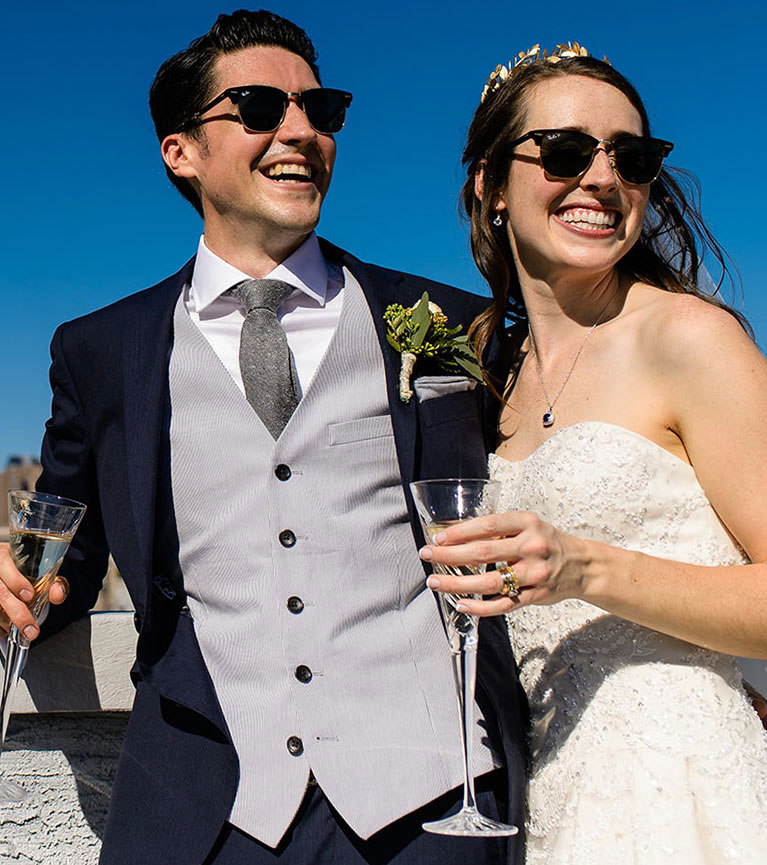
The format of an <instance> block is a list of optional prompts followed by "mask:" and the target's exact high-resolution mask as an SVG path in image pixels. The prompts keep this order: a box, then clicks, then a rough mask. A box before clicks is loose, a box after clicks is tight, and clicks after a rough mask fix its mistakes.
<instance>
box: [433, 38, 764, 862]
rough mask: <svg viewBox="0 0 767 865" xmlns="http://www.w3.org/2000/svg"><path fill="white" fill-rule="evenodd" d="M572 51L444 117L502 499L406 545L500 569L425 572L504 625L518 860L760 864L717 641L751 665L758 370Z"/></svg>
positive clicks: (758, 527)
mask: <svg viewBox="0 0 767 865" xmlns="http://www.w3.org/2000/svg"><path fill="white" fill-rule="evenodd" d="M585 54H586V52H585V50H584V49H582V48H580V46H578V45H574V46H572V45H567V46H559V47H558V49H557V50H556V51H555V52H554V54H553V55H552V56H547V55H546V54H542V53H541V52H540V51H539V50H538V47H537V46H536V48H534V49H532V50H531V51H530V52H528V53H527V54H526V55H525V54H522V55H520V58H519V60H518V61H517V65H516V66H514V67H512V68H511V69H506V68H501V67H499V68H498V69H497V70H496V72H495V73H494V74H493V75H492V76H491V79H490V80H489V82H488V86H487V87H486V88H485V93H484V94H483V100H482V103H481V104H480V106H479V107H478V109H477V111H476V114H475V116H474V119H473V122H472V125H471V128H470V130H469V136H468V144H467V147H466V150H465V152H464V163H465V164H466V165H467V168H468V181H467V183H466V185H465V186H464V190H463V203H464V207H465V210H466V212H467V215H468V216H469V218H470V220H471V235H472V249H473V252H474V257H475V261H476V262H477V266H478V267H479V269H480V270H481V272H482V273H483V275H484V276H485V278H486V279H487V281H488V283H489V284H490V287H491V289H492V291H493V297H494V300H493V303H492V306H491V307H490V309H489V310H488V312H487V313H486V315H485V316H484V318H483V319H482V320H480V321H479V322H478V323H476V327H475V339H476V343H477V346H478V348H479V350H480V352H481V351H482V350H483V349H484V348H485V346H486V345H487V344H488V342H489V341H490V340H491V336H492V333H493V331H498V330H499V329H501V332H502V328H503V325H504V319H505V318H506V317H510V318H511V319H512V320H513V321H514V322H515V324H514V325H513V326H512V327H511V328H510V329H509V330H508V331H507V333H506V334H505V337H504V349H505V361H504V362H505V368H506V370H507V371H508V370H509V369H510V374H508V379H507V381H506V383H505V385H502V386H501V388H500V389H501V390H503V397H504V401H503V410H502V413H501V417H500V428H499V429H500V435H499V442H500V443H499V446H498V450H497V452H496V453H495V454H493V455H492V456H491V457H490V472H491V476H492V477H494V478H495V479H497V480H498V481H500V483H501V485H502V492H501V506H500V508H499V510H500V511H502V513H499V514H497V515H495V516H492V517H483V518H480V519H478V520H474V521H471V522H469V523H466V524H462V525H459V526H455V527H452V528H450V529H448V530H447V531H446V532H444V533H443V534H442V535H441V536H438V537H437V538H436V539H435V541H436V543H435V544H434V545H432V546H427V547H424V549H423V550H422V553H421V555H422V557H423V558H424V559H426V560H428V561H431V562H432V563H434V564H439V563H441V564H446V565H457V564H465V563H477V562H480V563H494V562H495V563H499V564H498V569H497V570H495V571H493V570H491V571H488V572H487V573H486V574H484V575H479V576H474V577H451V576H446V575H442V574H439V575H435V576H433V577H430V579H429V585H431V586H432V588H436V589H439V590H442V591H446V592H458V593H477V594H481V595H485V596H487V595H491V596H494V597H491V598H485V599H484V600H469V599H467V600H465V601H462V607H461V608H462V609H465V610H467V611H469V612H471V613H476V614H478V615H496V614H501V613H507V614H508V622H509V631H510V637H511V641H512V644H513V647H514V651H515V654H516V657H517V660H518V663H519V667H520V673H521V677H522V682H523V684H524V686H525V689H526V691H527V694H528V697H529V700H530V706H531V714H532V732H531V759H532V768H531V779H530V785H529V790H528V812H529V816H528V824H527V838H528V853H527V862H528V865H539V863H540V865H543V863H545V865H572V863H588V865H615V863H621V865H628V863H636V865H640V863H641V865H656V863H675V865H676V863H684V865H703V863H706V865H714V863H724V862H733V863H738V865H750V863H753V865H757V863H759V865H763V863H764V862H765V861H767V820H765V816H766V815H767V733H765V732H764V731H763V729H762V726H761V723H760V721H759V719H758V717H757V715H756V713H755V712H754V711H753V709H752V707H751V705H750V704H749V702H748V700H747V698H746V696H745V694H744V691H743V687H742V681H741V678H740V675H739V673H738V670H737V667H736V665H735V660H734V658H733V657H732V656H733V655H736V654H737V655H745V656H750V657H756V658H765V657H767V437H766V436H765V429H767V362H766V361H765V359H764V358H763V357H762V355H761V354H760V352H759V351H758V349H757V348H756V346H755V345H754V343H753V341H752V340H751V338H750V337H749V332H748V330H747V325H745V323H744V322H743V321H742V319H741V317H740V316H739V315H738V314H737V313H735V312H733V311H732V310H730V309H728V308H727V307H725V306H724V305H723V304H722V303H720V302H719V301H717V300H714V299H713V298H711V297H709V296H706V295H705V294H704V293H703V292H702V291H699V290H698V288H697V287H696V278H697V275H698V268H699V263H700V259H699V248H698V247H697V246H696V242H697V243H698V245H700V243H701V241H702V242H708V244H709V248H711V249H713V250H714V252H715V253H718V257H719V260H720V261H723V259H722V258H721V251H720V249H719V247H718V246H716V244H715V242H714V241H713V239H712V238H711V237H710V235H708V233H707V232H706V230H705V227H704V226H703V224H702V222H700V220H699V217H697V215H696V213H697V212H696V211H695V209H694V208H692V207H691V206H690V204H689V203H688V201H687V198H686V196H685V194H684V191H683V187H682V185H680V183H679V182H677V181H675V180H674V177H673V176H672V173H671V172H669V171H668V170H663V169H662V165H663V160H664V158H665V157H666V156H667V155H668V153H669V152H670V151H671V149H672V145H671V144H670V143H669V142H666V141H663V140H660V139H656V138H651V137H650V130H649V123H648V119H647V114H646V112H645V109H644V107H643V105H642V102H641V100H640V98H639V96H638V95H637V93H636V91H635V90H634V88H633V87H632V86H631V85H630V84H629V83H628V82H627V81H626V79H625V78H623V76H621V75H620V74H619V73H618V72H616V71H615V70H614V69H613V68H612V67H611V66H610V65H608V64H607V63H606V62H602V61H598V60H596V59H594V58H591V57H588V56H584V55H585ZM722 157H723V158H726V152H723V153H722ZM490 381H491V384H492V380H490Z"/></svg>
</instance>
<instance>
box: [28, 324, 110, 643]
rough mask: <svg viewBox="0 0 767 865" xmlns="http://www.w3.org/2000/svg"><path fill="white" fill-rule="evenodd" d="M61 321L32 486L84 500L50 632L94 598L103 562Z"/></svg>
mask: <svg viewBox="0 0 767 865" xmlns="http://www.w3.org/2000/svg"><path fill="white" fill-rule="evenodd" d="M65 336H66V326H63V327H61V328H59V329H58V330H57V331H56V333H55V334H54V337H53V341H52V343H51V359H52V363H51V371H50V381H51V388H52V390H53V403H52V408H51V417H50V419H49V420H48V422H47V424H46V431H45V437H44V439H43V445H42V452H41V463H42V467H43V472H42V475H41V476H40V479H39V481H38V483H37V489H38V490H41V491H43V492H49V493H53V494H55V495H59V496H65V497H66V498H71V499H76V500H77V501H80V502H83V503H84V504H86V505H87V506H88V510H87V511H86V514H85V517H84V519H83V522H82V524H81V525H80V528H79V529H78V531H77V534H76V535H75V537H74V540H73V541H72V544H71V546H70V548H69V551H68V552H67V555H66V557H65V559H64V562H63V563H62V565H61V568H60V571H59V573H60V574H61V575H62V576H64V577H66V578H67V580H68V581H69V584H70V588H71V591H70V595H69V597H68V598H67V600H66V601H65V602H64V603H63V604H61V605H59V606H53V605H52V606H51V607H50V608H49V611H48V615H47V618H46V620H45V623H44V625H43V635H44V636H50V635H51V634H52V633H55V632H56V631H58V630H60V629H61V628H62V627H64V625H66V624H68V623H69V622H70V621H72V620H73V619H75V618H78V617H79V616H83V615H85V613H87V612H88V610H90V609H91V607H92V606H93V605H94V604H95V602H96V598H97V597H98V593H99V590H100V588H101V584H102V582H103V578H104V575H105V573H106V568H107V558H108V548H107V543H106V539H105V536H104V527H103V523H102V518H101V509H100V507H99V493H98V485H97V482H96V466H95V460H94V455H93V450H92V447H91V438H90V436H89V434H88V427H87V423H86V416H85V413H84V409H83V404H82V402H81V399H80V395H79V393H78V390H77V387H76V385H75V381H74V379H73V377H72V375H71V372H70V369H69V366H68V364H67V359H66V355H65V348H64V344H65Z"/></svg>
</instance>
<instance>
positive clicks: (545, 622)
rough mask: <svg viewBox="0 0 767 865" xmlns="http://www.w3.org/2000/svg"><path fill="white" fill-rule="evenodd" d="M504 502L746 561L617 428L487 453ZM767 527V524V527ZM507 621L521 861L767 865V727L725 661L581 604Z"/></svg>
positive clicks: (673, 476) (605, 534) (696, 490)
mask: <svg viewBox="0 0 767 865" xmlns="http://www.w3.org/2000/svg"><path fill="white" fill-rule="evenodd" d="M490 473H491V477H494V478H496V479H497V480H500V481H501V482H502V493H501V501H500V507H499V510H526V511H532V512H534V513H536V514H538V515H539V516H540V517H542V518H543V519H545V520H547V521H548V522H550V523H552V524H553V525H555V526H556V527H557V528H559V529H561V530H562V531H564V532H568V533H570V534H573V535H578V536H579V537H584V538H593V539H595V540H599V541H604V542H606V543H609V544H612V545H614V546H618V547H624V548H626V549H634V550H641V551H643V552H645V553H649V554H651V555H655V556H661V557H664V558H668V559H676V560H678V561H686V562H692V563H696V564H701V565H715V564H736V563H740V562H743V561H744V558H745V557H744V555H743V553H742V551H741V550H740V549H739V547H738V546H737V545H736V544H735V543H733V540H732V538H731V537H730V535H729V534H728V533H727V531H726V530H725V529H724V527H723V526H722V524H721V523H720V522H719V520H718V518H717V516H716V514H715V512H714V510H713V508H712V507H711V504H710V503H709V501H708V499H707V498H706V497H705V495H704V493H703V491H702V489H701V487H700V486H699V484H698V482H697V479H696V477H695V473H694V471H693V469H692V468H691V467H690V466H688V465H687V464H686V463H683V462H682V461H681V460H679V459H677V458H676V457H675V456H673V455H672V454H670V453H668V452H667V451H665V450H663V449H662V448H660V447H659V446H658V445H656V444H654V443H653V442H651V441H649V440H648V439H645V438H643V437H642V436H640V435H637V434H636V433H633V432H630V431H629V430H626V429H623V428H622V427H618V426H614V425H612V424H605V423H594V422H585V423H579V424H576V425H574V426H570V427H565V428H563V429H562V430H560V431H559V432H557V433H556V434H555V435H554V436H552V437H551V438H550V439H548V440H547V441H546V442H544V443H543V444H542V445H541V446H540V447H539V448H538V449H537V450H536V451H535V452H534V453H532V454H531V455H530V456H528V457H527V458H526V459H524V460H522V461H521V462H516V463H511V462H508V461H506V460H504V459H502V458H501V457H499V456H496V455H492V456H491V457H490ZM766 528H767V527H766ZM509 630H510V635H511V641H512V645H513V648H514V652H515V655H516V657H517V660H518V662H519V665H520V675H521V679H522V684H523V686H524V688H525V690H526V691H527V694H528V697H529V700H530V706H531V715H532V718H531V720H532V732H531V754H532V776H531V780H530V785H529V789H528V809H529V815H528V823H527V836H528V838H527V843H528V847H527V851H528V852H527V865H671V863H673V865H720V863H737V865H765V863H767V733H765V732H764V731H763V729H762V726H761V722H760V721H759V719H758V718H757V715H756V713H755V712H754V710H753V708H752V707H751V705H750V703H749V702H748V700H747V698H746V697H745V695H744V693H743V690H742V687H741V676H740V674H739V672H738V669H737V667H736V664H735V661H734V659H733V658H731V657H729V656H725V655H719V654H717V653H715V652H710V651H707V650H705V649H701V648H698V647H696V646H693V645H691V644H689V643H685V642H682V641H680V640H676V639H673V638H671V637H667V636H664V635H662V634H660V633H658V632H656V631H652V630H649V629H647V628H643V627H640V626H639V625H635V624H632V623H631V622H627V621H626V620H624V619H620V618H618V617H616V616H612V615H609V614H607V613H605V612H604V610H601V609H599V608H597V607H594V606H591V605H590V604H586V603H584V602H582V601H575V600H568V601H564V602H562V603H559V604H555V605H553V606H537V607H533V606H531V607H525V608H523V609H521V610H519V611H517V612H515V613H513V614H512V615H511V616H509Z"/></svg>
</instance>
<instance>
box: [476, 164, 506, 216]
mask: <svg viewBox="0 0 767 865" xmlns="http://www.w3.org/2000/svg"><path fill="white" fill-rule="evenodd" d="M485 168H487V160H486V159H481V160H480V162H479V165H478V166H477V170H476V171H475V172H474V195H476V196H477V198H478V199H479V200H480V201H483V200H484V199H483V195H484V193H485ZM491 209H492V210H494V211H495V212H496V213H500V211H501V210H506V202H505V201H504V200H503V196H502V195H498V197H497V198H496V200H495V201H494V203H493V204H492V207H491Z"/></svg>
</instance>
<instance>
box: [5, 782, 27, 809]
mask: <svg viewBox="0 0 767 865" xmlns="http://www.w3.org/2000/svg"><path fill="white" fill-rule="evenodd" d="M27 799H29V793H28V792H27V791H26V790H25V789H24V788H23V787H21V786H20V785H19V784H16V783H15V782H14V781H8V780H6V779H5V778H0V805H5V804H13V803H14V802H26V801H27Z"/></svg>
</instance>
